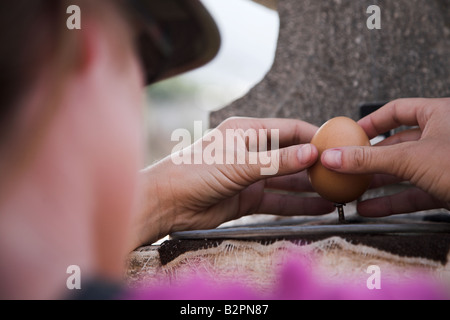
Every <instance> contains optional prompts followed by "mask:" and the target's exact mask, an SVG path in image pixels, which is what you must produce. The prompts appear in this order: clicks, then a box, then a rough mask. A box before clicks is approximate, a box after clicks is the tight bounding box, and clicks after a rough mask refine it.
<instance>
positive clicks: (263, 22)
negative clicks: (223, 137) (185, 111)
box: [184, 0, 279, 109]
mask: <svg viewBox="0 0 450 320" xmlns="http://www.w3.org/2000/svg"><path fill="white" fill-rule="evenodd" d="M202 2H203V3H204V5H205V6H206V7H207V9H208V10H209V12H210V13H211V15H212V16H213V17H214V19H215V20H216V22H217V24H218V27H219V30H220V33H221V37H222V47H221V50H220V52H219V54H218V56H217V57H216V59H215V60H213V61H212V62H211V63H210V64H209V65H207V66H205V67H203V68H200V69H198V70H196V71H193V72H190V73H188V74H186V75H185V76H184V77H186V78H187V79H190V80H192V81H196V82H199V83H201V84H203V85H205V86H206V87H213V89H214V90H217V89H219V90H221V91H223V92H228V94H227V95H228V97H230V98H231V99H233V100H235V99H237V98H239V97H241V96H243V95H244V94H245V93H247V92H248V90H250V89H251V88H252V87H253V86H254V85H256V84H257V83H258V82H260V81H261V80H262V79H263V78H264V76H265V75H266V74H267V72H268V71H269V70H270V68H271V66H272V64H273V61H274V57H275V51H276V44H277V40H278V32H279V18H278V14H277V13H276V12H275V11H273V10H270V9H267V8H266V7H263V6H261V5H258V4H255V3H254V2H252V1H250V0H202ZM233 95H236V96H237V97H233ZM230 102H231V101H230ZM217 107H218V106H217V105H214V104H212V105H211V107H210V108H208V107H207V106H206V107H205V108H208V109H216V108H217Z"/></svg>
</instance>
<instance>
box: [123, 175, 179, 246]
mask: <svg viewBox="0 0 450 320" xmlns="http://www.w3.org/2000/svg"><path fill="white" fill-rule="evenodd" d="M156 172H157V170H155V169H154V168H153V167H149V168H147V169H145V170H143V171H141V173H140V174H141V177H140V179H141V182H140V188H139V194H138V199H137V203H136V210H135V212H134V214H133V221H132V234H131V239H132V240H131V245H130V247H131V248H132V250H134V249H136V248H138V247H141V246H143V245H150V244H152V243H155V242H156V241H158V240H160V239H162V238H164V237H165V236H167V235H168V234H170V230H171V228H172V225H173V218H172V217H173V216H174V214H173V209H172V208H173V206H169V205H168V203H172V202H173V201H168V200H169V199H168V197H170V195H168V194H167V192H165V191H164V190H167V189H166V188H164V186H162V185H161V181H164V182H163V183H167V179H160V178H158V177H157V175H156V174H155V173H156ZM165 180H166V181H165ZM169 190H170V189H169Z"/></svg>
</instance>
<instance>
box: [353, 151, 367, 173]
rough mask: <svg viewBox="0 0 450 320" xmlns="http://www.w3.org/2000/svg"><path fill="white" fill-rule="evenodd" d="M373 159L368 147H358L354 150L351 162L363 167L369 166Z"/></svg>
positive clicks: (355, 165) (357, 166)
mask: <svg viewBox="0 0 450 320" xmlns="http://www.w3.org/2000/svg"><path fill="white" fill-rule="evenodd" d="M370 160H371V155H370V153H369V151H368V150H367V149H366V148H362V147H357V148H355V150H354V152H353V157H352V160H351V161H352V162H351V164H352V165H353V166H354V167H355V168H357V169H362V168H365V167H367V166H369V164H370Z"/></svg>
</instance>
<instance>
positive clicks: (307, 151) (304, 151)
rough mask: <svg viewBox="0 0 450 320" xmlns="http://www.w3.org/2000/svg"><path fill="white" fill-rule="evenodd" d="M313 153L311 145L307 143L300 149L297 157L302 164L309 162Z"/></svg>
mask: <svg viewBox="0 0 450 320" xmlns="http://www.w3.org/2000/svg"><path fill="white" fill-rule="evenodd" d="M311 154H312V148H311V145H309V144H305V145H303V146H301V147H300V149H299V150H298V153H297V157H298V160H299V161H300V163H301V164H308V163H309V162H310V161H311Z"/></svg>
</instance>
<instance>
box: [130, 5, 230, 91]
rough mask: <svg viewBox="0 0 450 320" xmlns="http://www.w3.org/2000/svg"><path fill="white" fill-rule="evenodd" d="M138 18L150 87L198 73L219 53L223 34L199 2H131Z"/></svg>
mask: <svg viewBox="0 0 450 320" xmlns="http://www.w3.org/2000/svg"><path fill="white" fill-rule="evenodd" d="M128 3H129V4H130V5H131V7H132V11H133V14H134V15H135V16H136V17H137V27H138V49H139V52H140V56H141V59H142V63H143V66H144V69H145V74H146V82H147V84H151V83H155V82H158V81H160V80H164V79H167V78H169V77H172V76H175V75H178V74H181V73H184V72H187V71H190V70H193V69H196V68H198V67H201V66H203V65H205V64H207V63H208V62H210V61H211V60H212V59H214V57H215V56H216V55H217V53H218V52H219V49H220V42H221V39H220V33H219V30H218V28H217V25H216V23H215V22H214V20H213V18H212V17H211V15H210V14H209V12H208V11H207V10H206V8H205V7H204V6H203V5H202V3H201V2H200V1H199V0H128Z"/></svg>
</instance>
